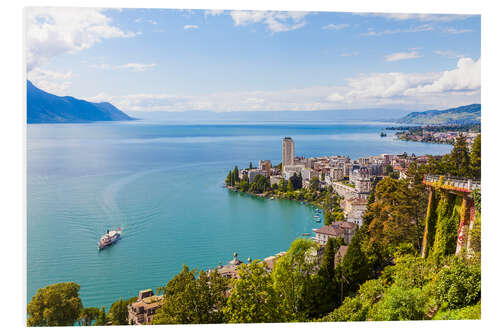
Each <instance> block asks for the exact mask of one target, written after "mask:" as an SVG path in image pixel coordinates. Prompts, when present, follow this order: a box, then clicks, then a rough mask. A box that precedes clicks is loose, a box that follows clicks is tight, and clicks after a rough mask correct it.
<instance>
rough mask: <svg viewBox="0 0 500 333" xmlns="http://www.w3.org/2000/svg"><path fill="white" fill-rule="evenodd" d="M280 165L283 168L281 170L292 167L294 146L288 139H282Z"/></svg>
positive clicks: (290, 139)
mask: <svg viewBox="0 0 500 333" xmlns="http://www.w3.org/2000/svg"><path fill="white" fill-rule="evenodd" d="M281 155H282V158H281V163H282V166H283V169H284V168H285V167H286V166H289V165H293V162H294V156H295V144H294V142H293V140H292V138H290V137H288V136H287V137H285V138H283V143H282V150H281Z"/></svg>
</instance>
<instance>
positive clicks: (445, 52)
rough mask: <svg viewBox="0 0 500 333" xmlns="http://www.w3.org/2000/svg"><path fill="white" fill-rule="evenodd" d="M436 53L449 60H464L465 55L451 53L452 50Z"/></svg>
mask: <svg viewBox="0 0 500 333" xmlns="http://www.w3.org/2000/svg"><path fill="white" fill-rule="evenodd" d="M434 53H435V54H437V55H440V56H443V57H447V58H463V57H464V55H463V54H459V53H456V52H455V51H450V50H444V51H441V50H436V51H434Z"/></svg>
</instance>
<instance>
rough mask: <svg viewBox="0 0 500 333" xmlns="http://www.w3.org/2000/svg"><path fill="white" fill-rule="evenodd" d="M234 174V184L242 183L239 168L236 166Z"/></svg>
mask: <svg viewBox="0 0 500 333" xmlns="http://www.w3.org/2000/svg"><path fill="white" fill-rule="evenodd" d="M233 174H234V182H235V183H236V182H238V183H239V182H240V175H239V171H238V166H237V165H235V166H234V170H233Z"/></svg>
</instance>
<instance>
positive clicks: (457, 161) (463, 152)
mask: <svg viewBox="0 0 500 333" xmlns="http://www.w3.org/2000/svg"><path fill="white" fill-rule="evenodd" d="M450 162H451V165H450V168H451V169H452V170H450V171H451V173H452V174H453V175H455V176H460V177H469V176H470V156H469V149H468V148H467V142H466V141H465V138H464V136H463V135H462V134H460V135H459V136H458V137H457V138H456V140H455V145H454V146H453V149H452V151H451V153H450Z"/></svg>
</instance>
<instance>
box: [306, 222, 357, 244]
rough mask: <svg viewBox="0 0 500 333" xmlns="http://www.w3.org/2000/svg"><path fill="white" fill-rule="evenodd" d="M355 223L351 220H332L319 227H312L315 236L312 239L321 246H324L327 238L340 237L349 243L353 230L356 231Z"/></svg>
mask: <svg viewBox="0 0 500 333" xmlns="http://www.w3.org/2000/svg"><path fill="white" fill-rule="evenodd" d="M356 228H357V226H356V224H355V223H352V222H333V223H332V224H330V225H325V226H323V227H321V228H320V229H313V231H314V232H315V233H316V237H313V239H314V240H315V241H316V242H317V243H319V244H320V245H321V246H325V245H326V243H327V242H328V239H329V238H337V237H341V238H343V239H344V242H345V243H346V244H349V243H351V240H352V237H353V236H354V232H355V231H356Z"/></svg>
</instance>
